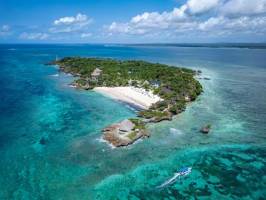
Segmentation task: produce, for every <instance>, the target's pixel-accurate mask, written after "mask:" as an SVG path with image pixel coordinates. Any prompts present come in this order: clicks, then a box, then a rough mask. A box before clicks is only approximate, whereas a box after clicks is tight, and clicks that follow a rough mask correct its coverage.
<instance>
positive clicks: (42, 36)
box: [19, 32, 49, 40]
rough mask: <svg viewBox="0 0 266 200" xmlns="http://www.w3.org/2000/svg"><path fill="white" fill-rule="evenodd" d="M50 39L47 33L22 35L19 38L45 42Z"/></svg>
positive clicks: (24, 33)
mask: <svg viewBox="0 0 266 200" xmlns="http://www.w3.org/2000/svg"><path fill="white" fill-rule="evenodd" d="M48 37H49V35H48V34H47V33H26V32H23V33H21V34H20V36H19V38H20V39H24V40H45V39H47V38H48Z"/></svg>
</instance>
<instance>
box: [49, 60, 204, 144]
mask: <svg viewBox="0 0 266 200" xmlns="http://www.w3.org/2000/svg"><path fill="white" fill-rule="evenodd" d="M49 64H52V65H57V66H59V69H60V70H61V71H63V72H65V73H70V74H72V75H73V76H74V77H76V79H75V80H74V82H73V83H72V84H71V85H72V86H74V87H76V88H81V89H85V90H94V91H96V92H100V93H103V94H105V95H108V96H110V97H111V98H115V99H117V100H120V101H123V102H125V103H128V104H131V105H133V106H135V107H136V108H137V116H136V118H134V119H125V120H123V121H122V122H119V123H115V124H112V125H110V126H108V127H106V128H104V129H103V139H104V140H106V141H108V142H109V143H110V144H112V145H114V146H115V147H121V146H127V145H130V144H133V143H134V142H135V141H137V140H138V139H140V138H143V137H148V136H149V134H148V133H147V131H146V125H147V123H157V122H160V121H163V120H171V119H172V117H173V116H175V115H177V114H179V113H181V112H183V111H184V110H185V108H186V104H187V103H188V102H191V101H194V100H195V99H196V98H197V97H198V96H199V95H200V94H201V92H202V86H201V84H200V83H199V81H198V80H196V79H195V75H196V74H197V71H194V70H191V69H187V68H181V67H176V66H169V65H165V64H159V63H150V62H146V61H139V60H114V59H103V58H82V57H65V58H63V59H60V60H56V61H53V62H51V63H49Z"/></svg>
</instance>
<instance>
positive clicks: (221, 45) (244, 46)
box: [126, 43, 266, 49]
mask: <svg viewBox="0 0 266 200" xmlns="http://www.w3.org/2000/svg"><path fill="white" fill-rule="evenodd" d="M126 46H146V47H147V46H151V47H154V46H159V47H198V48H242V49H266V43H136V44H126Z"/></svg>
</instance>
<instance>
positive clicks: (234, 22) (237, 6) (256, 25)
mask: <svg viewBox="0 0 266 200" xmlns="http://www.w3.org/2000/svg"><path fill="white" fill-rule="evenodd" d="M265 10H266V0H252V1H251V0H188V1H187V2H186V3H185V4H183V5H182V6H180V7H179V8H174V9H173V10H172V11H170V12H162V13H159V12H144V13H142V14H139V15H136V16H135V17H132V18H131V19H130V20H129V21H128V22H124V23H123V22H113V23H111V24H110V25H109V26H108V27H107V28H106V29H107V31H108V33H109V34H113V33H119V34H124V35H143V36H147V35H154V33H156V34H157V35H161V37H165V38H167V37H168V36H169V35H171V36H173V35H176V37H178V36H182V37H183V36H184V35H185V36H189V35H193V36H196V37H197V35H198V34H199V35H200V34H202V35H204V33H206V32H208V33H209V34H216V35H222V34H236V35H237V34H244V33H253V34H257V33H264V34H266V28H265V27H266V17H265V14H266V11H265ZM254 14H255V15H254ZM232 15H235V16H234V17H233V18H232V17H231V16H232ZM239 31H241V32H239ZM205 36H207V35H205Z"/></svg>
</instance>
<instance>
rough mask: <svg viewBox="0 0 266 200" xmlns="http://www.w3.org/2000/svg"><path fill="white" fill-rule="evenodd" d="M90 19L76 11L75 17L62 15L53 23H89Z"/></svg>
mask: <svg viewBox="0 0 266 200" xmlns="http://www.w3.org/2000/svg"><path fill="white" fill-rule="evenodd" d="M90 21H91V19H89V18H88V17H87V15H83V14H81V13H78V14H77V15H76V17H73V16H71V17H62V18H60V19H57V20H55V21H54V25H70V24H83V23H89V22H90Z"/></svg>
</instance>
